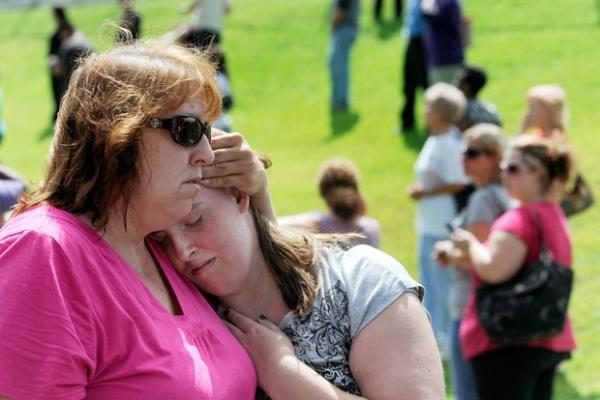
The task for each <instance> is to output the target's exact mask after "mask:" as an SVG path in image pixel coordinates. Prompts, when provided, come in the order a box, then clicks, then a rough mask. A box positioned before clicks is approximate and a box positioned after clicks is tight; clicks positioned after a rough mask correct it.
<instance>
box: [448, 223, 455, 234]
mask: <svg viewBox="0 0 600 400" xmlns="http://www.w3.org/2000/svg"><path fill="white" fill-rule="evenodd" d="M446 229H447V230H448V233H452V232H454V226H452V224H451V223H450V222H446Z"/></svg>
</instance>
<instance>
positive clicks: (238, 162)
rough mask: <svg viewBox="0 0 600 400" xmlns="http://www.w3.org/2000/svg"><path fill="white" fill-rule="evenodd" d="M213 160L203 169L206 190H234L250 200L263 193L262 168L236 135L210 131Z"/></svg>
mask: <svg viewBox="0 0 600 400" xmlns="http://www.w3.org/2000/svg"><path fill="white" fill-rule="evenodd" d="M211 144H212V148H213V150H214V152H215V160H214V161H213V163H212V164H210V165H207V166H205V167H203V168H202V183H203V184H205V185H206V186H209V187H235V188H237V189H238V190H240V191H241V192H244V193H247V194H249V195H250V196H253V195H255V194H257V193H258V192H260V191H261V190H266V188H267V184H268V180H267V172H266V168H265V164H264V163H263V161H261V158H260V157H259V156H258V155H257V154H256V153H255V152H254V151H253V150H252V149H251V148H250V145H249V144H248V142H246V140H245V139H244V137H243V136H242V135H241V134H239V133H229V134H227V133H225V132H223V131H220V130H218V129H213V138H212V143H211Z"/></svg>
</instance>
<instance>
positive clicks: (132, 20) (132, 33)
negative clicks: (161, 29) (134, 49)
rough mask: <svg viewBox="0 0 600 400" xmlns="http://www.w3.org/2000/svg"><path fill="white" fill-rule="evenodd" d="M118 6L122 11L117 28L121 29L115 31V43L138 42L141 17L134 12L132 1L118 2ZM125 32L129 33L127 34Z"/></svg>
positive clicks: (123, 0)
mask: <svg viewBox="0 0 600 400" xmlns="http://www.w3.org/2000/svg"><path fill="white" fill-rule="evenodd" d="M119 5H120V6H121V9H122V10H123V14H122V16H121V22H120V23H119V28H121V29H119V30H118V31H117V37H116V42H117V43H128V42H130V41H132V40H138V39H139V38H140V35H141V23H142V17H141V16H140V14H139V13H138V12H137V11H136V10H135V3H134V1H133V0H119ZM126 32H129V34H128V33H126Z"/></svg>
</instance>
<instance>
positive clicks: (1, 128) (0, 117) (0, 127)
mask: <svg viewBox="0 0 600 400" xmlns="http://www.w3.org/2000/svg"><path fill="white" fill-rule="evenodd" d="M5 132H6V125H4V97H3V95H2V88H1V87H0V143H2V139H4V133H5Z"/></svg>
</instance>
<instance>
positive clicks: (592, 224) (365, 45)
mask: <svg viewBox="0 0 600 400" xmlns="http://www.w3.org/2000/svg"><path fill="white" fill-rule="evenodd" d="M114 3H116V2H114ZM328 3H329V2H327V1H322V0H303V1H301V2H292V1H289V0H243V1H237V2H235V1H234V2H233V10H232V13H231V15H229V16H228V17H227V20H226V30H225V33H224V48H225V51H226V54H227V57H228V63H229V68H230V73H231V77H232V84H233V88H234V95H235V100H236V104H235V109H234V111H233V117H234V123H235V127H236V128H237V129H238V130H240V131H241V132H243V133H244V134H245V136H246V137H247V138H248V140H249V141H250V143H251V144H252V146H253V147H254V148H255V149H257V150H260V151H262V152H264V153H266V154H268V155H269V156H270V157H271V159H272V160H273V167H272V169H271V171H270V178H271V188H272V192H273V197H274V201H275V205H276V208H277V211H278V213H279V214H282V215H283V214H289V213H296V212H301V211H305V210H309V209H323V205H322V204H321V201H320V199H319V198H318V194H317V191H316V188H315V184H314V175H315V172H316V170H317V168H318V166H319V165H320V164H321V163H322V162H323V161H324V160H326V159H328V158H331V157H339V156H342V157H348V158H351V159H352V160H354V161H355V162H356V163H357V164H358V165H359V167H360V168H361V170H362V190H363V191H364V193H365V195H366V198H367V201H368V207H369V213H370V214H371V215H372V216H374V217H376V218H378V219H379V220H380V222H381V224H382V227H383V242H382V247H383V249H384V250H385V251H387V252H389V253H391V254H392V255H394V256H395V257H396V258H398V259H399V260H400V261H401V262H402V263H403V264H404V265H405V266H406V267H407V268H408V269H409V270H410V271H411V272H412V273H413V274H414V273H415V272H416V265H415V261H416V257H415V255H416V246H415V233H414V230H413V225H412V224H413V222H412V220H413V216H414V204H413V203H412V202H411V201H410V200H409V199H408V197H407V195H406V187H407V186H408V185H409V184H410V183H411V182H412V180H413V175H412V165H413V163H414V161H415V158H416V156H417V154H418V151H419V148H420V145H421V143H422V142H423V141H424V139H425V136H424V133H423V132H421V134H419V135H414V136H411V137H404V136H400V135H395V134H394V132H395V130H396V128H397V125H398V120H397V115H398V110H399V107H400V104H401V98H400V95H399V93H400V86H401V82H400V70H401V58H402V53H403V49H404V45H405V43H404V41H403V39H402V38H401V36H400V33H399V28H400V26H399V24H398V23H396V22H394V21H391V20H389V21H387V22H385V23H384V24H383V25H380V26H377V25H375V24H374V23H373V22H372V19H371V13H370V11H371V10H370V6H371V2H370V1H366V2H363V3H364V4H363V7H364V9H363V17H362V24H361V29H360V34H359V37H358V41H357V43H356V45H355V47H354V51H353V54H352V85H351V93H352V102H353V110H354V112H353V114H351V115H350V116H349V117H344V118H332V117H331V116H330V114H329V107H328V96H329V82H328V78H327V70H326V54H327V45H328V33H329V30H328V23H327V13H328V7H329V5H328ZM387 3H388V4H387V5H390V6H391V4H389V3H391V2H387ZM138 5H139V9H140V11H141V13H142V14H143V18H144V19H143V27H142V29H143V36H144V37H150V36H156V35H160V34H163V33H165V32H166V31H167V30H169V29H171V28H173V27H174V26H175V25H176V24H177V23H179V22H181V21H182V20H184V19H185V17H184V16H182V15H181V14H179V13H178V12H177V10H176V3H175V2H171V1H166V0H164V1H160V0H143V1H138ZM597 7H598V4H597V2H595V1H593V0H556V1H552V2H548V1H547V0H527V1H526V0H502V1H494V0H476V1H475V0H470V1H464V8H465V13H466V14H467V15H469V16H470V17H471V18H472V20H473V28H474V32H473V43H472V46H471V47H470V48H469V49H468V55H467V58H468V61H470V62H473V63H477V64H480V65H482V66H484V67H485V68H486V69H487V70H488V72H489V77H490V82H489V84H488V87H487V88H486V89H485V90H484V92H483V94H482V97H483V98H484V99H485V100H490V101H493V102H494V103H496V105H497V106H498V108H499V110H500V112H501V114H502V117H503V120H504V122H505V128H506V131H507V132H509V133H513V132H515V131H516V130H517V127H518V126H519V122H520V118H521V116H522V114H523V112H524V106H525V101H524V93H525V91H526V90H527V88H528V87H529V86H531V85H533V84H537V83H545V82H556V83H560V84H561V85H563V86H564V87H565V89H566V91H567V93H568V96H569V103H570V107H571V124H570V128H569V130H568V136H569V138H570V139H571V141H572V143H573V145H574V147H575V149H576V151H577V161H578V163H579V166H580V168H581V170H582V171H583V172H584V174H585V176H586V178H587V179H588V180H589V181H590V183H591V185H592V186H593V187H594V188H596V192H597V194H598V195H600V189H599V188H600V169H598V168H597V167H596V164H595V161H594V160H598V159H597V158H596V157H598V155H599V154H600V141H599V140H598V138H597V136H598V134H599V133H600V112H599V110H600V107H599V105H598V104H599V103H600V72H599V70H600V68H599V67H600V25H599V17H598V8H597ZM386 11H387V15H391V10H386ZM70 15H71V19H72V20H73V22H74V23H75V25H76V26H78V27H79V28H80V29H82V30H83V31H84V32H85V33H86V35H87V36H88V37H89V38H90V39H91V40H92V41H93V42H94V44H95V46H96V48H97V49H100V50H102V49H106V48H107V47H108V46H110V44H111V41H112V38H113V32H112V30H111V29H110V27H109V26H108V25H107V21H117V20H118V16H119V10H118V8H117V7H116V5H115V4H113V2H110V3H107V4H103V5H94V6H79V7H73V8H72V9H71V10H70ZM52 29H53V26H52V20H51V17H50V13H49V11H48V9H46V8H33V9H28V10H20V11H4V10H2V11H0V54H2V58H1V60H0V87H1V88H2V90H3V92H4V98H5V109H4V115H5V122H6V124H7V127H8V132H7V136H6V138H5V140H4V142H3V143H2V144H1V145H0V160H1V161H2V162H3V163H5V164H7V165H9V166H11V167H14V168H15V169H17V170H19V171H21V172H22V173H23V174H24V175H25V176H26V177H27V178H28V179H29V180H30V181H32V182H35V181H37V180H38V179H40V178H41V177H42V175H43V169H44V163H45V154H46V151H47V149H48V146H49V143H50V136H48V135H47V133H48V127H49V125H50V124H49V122H50V116H51V110H52V104H51V96H50V84H49V80H48V73H47V69H46V64H45V57H46V52H47V40H48V36H49V33H50V32H51V31H52ZM420 120H421V121H422V117H420ZM599 217H600V207H597V206H596V207H595V208H593V209H591V210H590V211H587V212H586V213H584V214H582V215H580V216H576V217H574V218H572V219H571V228H572V231H573V237H574V243H575V265H574V267H575V270H576V284H575V292H574V295H573V300H572V304H571V315H572V318H573V320H574V324H575V329H576V334H577V338H578V342H579V349H578V351H577V352H575V354H574V357H573V359H572V360H571V361H569V362H567V363H565V364H564V365H563V366H562V368H561V372H560V374H559V376H558V379H557V385H556V396H555V398H557V399H561V400H562V399H600V379H599V378H600V246H599V245H600V231H599V229H598V228H600V224H599V222H600V221H599ZM499 373H501V371H499Z"/></svg>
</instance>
